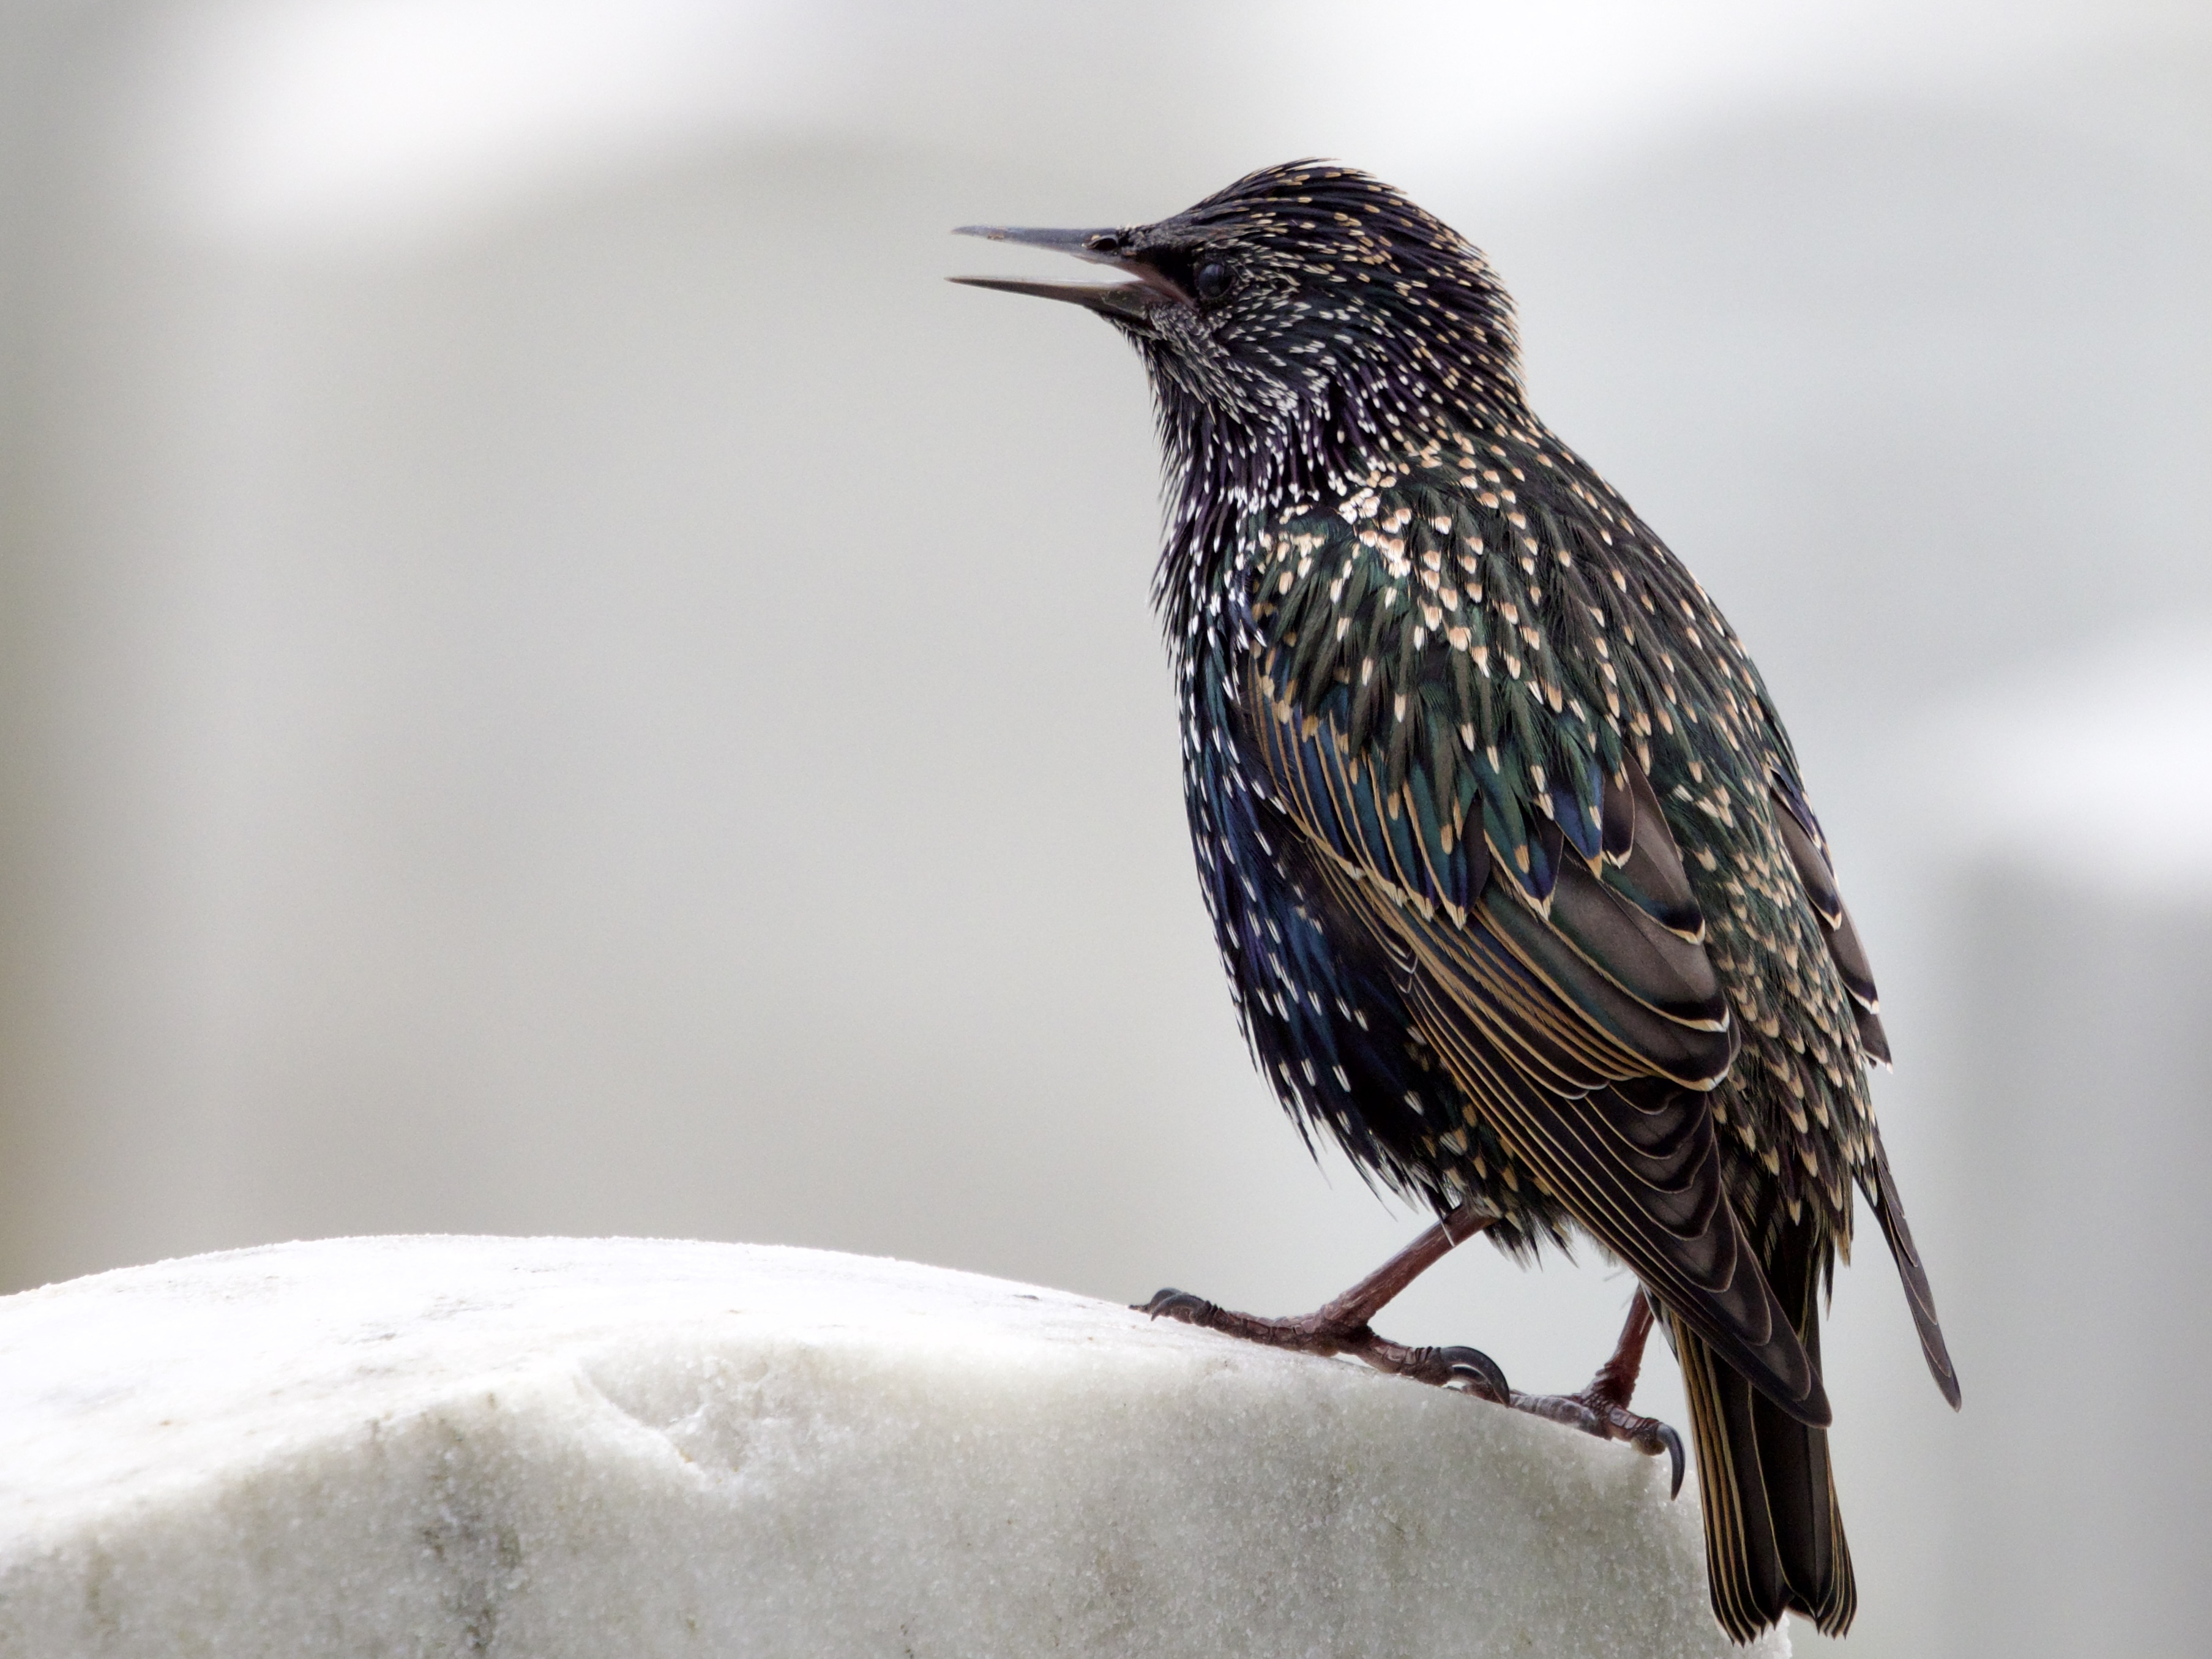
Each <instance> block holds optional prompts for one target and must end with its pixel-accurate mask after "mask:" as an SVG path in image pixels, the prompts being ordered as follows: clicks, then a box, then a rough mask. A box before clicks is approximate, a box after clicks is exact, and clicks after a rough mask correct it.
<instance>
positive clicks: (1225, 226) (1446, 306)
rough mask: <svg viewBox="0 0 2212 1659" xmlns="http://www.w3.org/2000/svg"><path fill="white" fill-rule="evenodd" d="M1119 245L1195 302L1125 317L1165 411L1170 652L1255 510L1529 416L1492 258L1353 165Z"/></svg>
mask: <svg viewBox="0 0 2212 1659" xmlns="http://www.w3.org/2000/svg"><path fill="white" fill-rule="evenodd" d="M1121 245H1122V247H1123V249H1124V250H1125V252H1126V253H1127V255H1128V256H1129V257H1131V258H1138V259H1142V260H1144V261H1145V262H1146V263H1147V264H1152V265H1153V266H1155V267H1156V268H1157V269H1158V270H1161V271H1162V272H1163V273H1164V274H1165V275H1167V276H1169V278H1170V280H1171V281H1174V282H1175V283H1177V284H1178V285H1180V286H1182V287H1183V288H1184V289H1185V290H1186V291H1187V292H1188V293H1189V294H1190V295H1191V298H1190V300H1189V301H1188V303H1186V304H1181V305H1175V306H1170V307H1163V308H1162V309H1160V310H1159V311H1158V312H1156V313H1153V315H1152V316H1151V317H1150V318H1149V319H1146V321H1145V322H1144V323H1142V324H1140V325H1136V324H1125V325H1122V326H1123V330H1124V332H1126V333H1127V335H1128V336H1129V337H1130V338H1131V339H1132V341H1133V343H1134V344H1135V345H1136V346H1137V349H1138V350H1139V354H1140V355H1141V356H1142V357H1143V359H1144V362H1145V365H1146V371H1147V373H1148V374H1149V377H1150V379H1151V382H1152V392H1153V398H1154V403H1155V407H1156V410H1157V412H1158V420H1159V427H1160V436H1161V445H1162V449H1163V453H1164V457H1165V461H1166V466H1167V473H1168V480H1167V482H1168V490H1169V499H1170V514H1169V523H1168V538H1167V545H1166V548H1165V550H1164V554H1163V557H1162V561H1161V565H1160V569H1159V573H1158V584H1157V588H1156V598H1157V599H1158V602H1159V604H1160V605H1161V608H1162V610H1163V612H1164V618H1165V620H1166V621H1167V623H1168V626H1169V632H1170V637H1171V639H1173V640H1174V641H1176V642H1177V644H1178V647H1180V645H1181V644H1182V642H1183V641H1186V640H1188V638H1189V637H1190V635H1191V633H1192V632H1193V630H1194V627H1195V626H1196V624H1197V623H1198V621H1199V617H1200V612H1201V611H1203V609H1204V608H1205V606H1206V605H1207V603H1208V600H1209V592H1208V590H1209V589H1210V588H1211V587H1212V584H1213V582H1214V581H1216V580H1221V579H1223V578H1225V576H1226V574H1227V568H1228V565H1227V561H1229V560H1230V559H1231V554H1232V544H1233V543H1234V541H1235V538H1236V537H1237V533H1238V532H1237V526H1239V525H1240V524H1243V523H1245V522H1248V521H1249V520H1250V518H1251V516H1252V515H1254V514H1261V515H1265V514H1267V513H1272V512H1275V511H1279V510H1280V509H1281V508H1282V507H1285V506H1286V505H1288V504H1290V503H1291V502H1292V501H1301V500H1304V501H1314V500H1322V501H1326V500H1334V499H1339V498H1341V497H1342V496H1344V495H1347V494H1349V493H1350V491H1351V490H1352V489H1353V488H1354V487H1355V485H1354V483H1353V482H1352V481H1353V480H1355V479H1358V478H1360V477H1365V476H1367V475H1369V474H1370V473H1371V472H1372V471H1374V470H1375V469H1376V466H1377V465H1386V464H1387V463H1388V460H1389V458H1391V457H1393V456H1396V455H1401V454H1405V453H1409V452H1411V451H1413V450H1417V449H1419V447H1421V446H1422V445H1423V444H1424V443H1425V442H1426V441H1430V440H1432V439H1437V438H1443V437H1448V436H1454V435H1460V434H1467V433H1476V434H1480V433H1487V432H1492V431H1496V430H1500V429H1505V428H1511V429H1516V430H1517V429H1525V428H1528V426H1529V425H1530V424H1531V423H1532V422H1531V420H1530V417H1529V416H1528V411H1527V407H1526V404H1525V403H1524V401H1523V398H1522V386H1521V378H1520V353H1519V345H1518V341H1517V339H1516V334H1515V331H1514V324H1513V313H1512V302H1511V301H1510V299H1509V298H1508V296H1507V295H1506V293H1505V291H1504V289H1503V288H1502V287H1501V286H1500V285H1499V284H1498V281H1497V279H1496V277H1495V276H1493V275H1492V272H1491V270H1490V267H1489V264H1488V263H1487V262H1486V260H1485V259H1484V258H1483V257H1482V255H1481V253H1480V252H1478V251H1477V250H1476V249H1475V248H1474V246H1471V245H1470V244H1468V242H1467V241H1466V240H1464V239H1462V237H1461V236H1459V235H1458V234H1457V233H1455V232H1454V231H1453V230H1451V229H1450V228H1449V227H1447V226H1445V225H1444V224H1443V223H1442V222H1439V221H1438V220H1437V219H1436V218H1434V217H1432V216H1431V215H1429V214H1427V213H1425V212H1424V211H1423V210H1421V209H1419V208H1418V207H1416V206H1415V205H1414V204H1413V203H1411V202H1409V201H1407V199H1406V198H1405V197H1403V196H1401V194H1399V193H1398V192H1397V191H1395V190H1393V189H1392V188H1391V187H1390V186H1389V185H1385V184H1383V183H1381V182H1380V181H1379V180H1376V179H1371V178H1370V177H1368V176H1367V175H1365V174H1364V173H1357V172H1353V171H1352V170H1350V169H1346V168H1340V167H1328V166H1325V165H1323V164H1321V163H1317V162H1300V163H1293V164H1291V165H1290V166H1287V167H1274V168H1270V169H1268V170H1267V171H1266V172H1263V173H1255V174H1253V175H1252V176H1251V177H1249V178H1248V179H1242V180H1240V181H1238V182H1237V184H1235V185H1231V186H1230V187H1229V188H1228V189H1227V190H1225V191H1221V192H1220V193H1219V194H1218V195H1216V196H1212V197H1208V198H1207V199H1206V200H1205V201H1203V202H1201V203H1200V204H1198V205H1197V206H1195V207H1194V208H1191V209H1190V210H1188V211H1187V212H1184V213H1182V214H1178V215H1177V216H1175V217H1174V218H1172V219H1168V220H1164V221H1162V222H1159V223H1158V224H1156V225H1150V226H1145V227H1140V228H1135V229H1132V230H1129V231H1126V232H1123V233H1121Z"/></svg>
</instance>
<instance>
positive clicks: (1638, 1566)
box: [0, 1238, 1788, 1659]
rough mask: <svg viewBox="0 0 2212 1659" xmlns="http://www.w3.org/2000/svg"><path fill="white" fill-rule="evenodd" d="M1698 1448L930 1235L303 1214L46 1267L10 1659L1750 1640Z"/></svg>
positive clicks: (6, 1323) (19, 1357)
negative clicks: (252, 1230) (1042, 1285)
mask: <svg viewBox="0 0 2212 1659" xmlns="http://www.w3.org/2000/svg"><path fill="white" fill-rule="evenodd" d="M1665 1474H1666V1472H1665V1469H1664V1467H1663V1465H1662V1464H1660V1463H1656V1462H1651V1461H1649V1460H1646V1459H1644V1458H1643V1457H1640V1456H1638V1455H1636V1454H1635V1453H1634V1452H1632V1451H1630V1450H1628V1449H1625V1448H1623V1447H1620V1446H1617V1445H1604V1444H1601V1443H1598V1442H1595V1441H1593V1440H1590V1439H1588V1438H1586V1437H1582V1436H1579V1435H1576V1434H1573V1433H1571V1432H1569V1431H1565V1430H1564V1429H1559V1428H1557V1427H1554V1426H1553V1425H1550V1424H1548V1423H1543V1422H1538V1421H1535V1420H1533V1419H1529V1418H1527V1417H1524V1416H1522V1415H1520V1414H1517V1413H1512V1412H1508V1411H1504V1410H1501V1409H1498V1408H1497V1407H1492V1406H1489V1405H1486V1404H1483V1403H1480V1402H1478V1401H1471V1400H1468V1399H1464V1398H1459V1397H1455V1396H1451V1395H1444V1394H1441V1393H1438V1392H1437V1391H1435V1390H1432V1389H1426V1388H1422V1387H1419V1386H1418V1385H1416V1384H1413V1383H1403V1382H1398V1381H1394V1380H1390V1379H1387V1378H1384V1377H1382V1376H1376V1375H1374V1374H1372V1373H1370V1372H1367V1371H1365V1370H1363V1369H1361V1368H1359V1367H1358V1366H1356V1365H1354V1364H1349V1363H1346V1362H1341V1361H1326V1360H1315V1359H1309V1358H1294V1357H1291V1356H1287V1355H1281V1354H1275V1353H1270V1352H1265V1351H1262V1350H1259V1349H1255V1348H1250V1347H1247V1346H1242V1345H1240V1344H1237V1343H1235V1342H1232V1341H1230V1340H1225V1339H1224V1338H1221V1337H1218V1336H1216V1335H1212V1334H1207V1333H1203V1332H1198V1331H1193V1330H1190V1329H1188V1328H1185V1327H1182V1326H1178V1325H1175V1324H1172V1323H1169V1322H1159V1323H1157V1324H1156V1323H1153V1322H1150V1321H1147V1320H1146V1319H1145V1318H1144V1317H1143V1316H1140V1315H1138V1314H1134V1313H1131V1312H1129V1311H1127V1310H1124V1309H1121V1308H1119V1307H1115V1306H1112V1305H1110V1304H1104V1303H1099V1302H1093V1301H1090V1300H1087V1299H1085V1298H1084V1297H1076V1296H1070V1295H1067V1294H1066V1293H1064V1292H1061V1291H1047V1290H1036V1289H1031V1288H1029V1287H1026V1286H1023V1285H1010V1284H1006V1283H1003V1282H1001V1281H1000V1280H996V1279H980V1278H976V1277H975V1276H973V1275H971V1274H967V1273H951V1272H947V1271H945V1270H943V1269H939V1268H933V1267H914V1266H910V1265H908V1264H906V1263H903V1262H896V1261H866V1260H860V1259H858V1258H854V1257H849V1256H840V1255H826V1254H823V1253H820V1252H817V1251H811V1250H796V1249H770V1248H764V1247H756V1246H744V1245H733V1244H697V1243H658V1242H651V1241H641V1240H628V1239H618V1240H611V1241H610V1240H591V1241H582V1240H571V1239H502V1238H372V1239H344V1240H337V1241H332V1242H330V1243H314V1244H288V1245H280V1246H275V1247H271V1248H269V1249H254V1250H240V1251H234V1252H231V1253H229V1254H226V1255H210V1256H201V1257H197V1258H195V1259H192V1260H189V1261H170V1262H163V1263H160V1264H158V1265H156V1266H154V1267H135V1268H131V1269H127V1270H125V1271H123V1272H118V1273H103V1274H100V1275H99V1276H97V1277H94V1278H91V1279H78V1280H76V1281H74V1282H72V1283H70V1284H65V1285H52V1286H49V1287H48V1288H46V1289H45V1290H40V1291H28V1292H26V1293H25V1294H23V1295H20V1296H15V1297H7V1298H4V1299H0V1655H5V1656H8V1659H16V1656H38V1659H64V1656H73V1655H100V1656H107V1655H139V1654H143V1655H148V1656H153V1655H161V1656H171V1655H177V1654H210V1655H215V1654H219V1655H222V1656H224V1659H247V1656H256V1655H269V1656H283V1659H307V1656H318V1655H340V1654H343V1655H368V1654H392V1655H446V1654H453V1655H462V1654H490V1655H511V1656H529V1659H562V1656H569V1655H576V1656H584V1655H589V1656H592V1659H642V1656H648V1655H659V1654H671V1655H674V1654H682V1655H687V1656H696V1655H740V1654H741V1655H746V1656H755V1655H759V1656H769V1655H785V1654H789V1655H808V1656H815V1655H855V1656H874V1655H884V1656H902V1655H913V1656H917V1659H937V1656H955V1655H957V1656H984V1655H1006V1656H1020V1659H1030V1656H1035V1655H1039V1654H1045V1653H1060V1654H1069V1655H1091V1654H1097V1655H1109V1654H1110V1655H1115V1656H1128V1655H1144V1656H1152V1655H1173V1654H1190V1655H1204V1656H1208V1659H1213V1656H1220V1655H1225V1654H1254V1655H1268V1656H1278V1655H1308V1654H1311V1655H1328V1656H1344V1655H1365V1654H1374V1655H1383V1654H1408V1653H1412V1654H1425V1655H1432V1656H1439V1659H1441V1656H1447V1655H1450V1656H1458V1655H1478V1654H1500V1655H1504V1654H1511V1655H1514V1656H1516V1659H1530V1656H1539V1655H1553V1654H1556V1655H1574V1656H1577V1659H1592V1656H1600V1655H1612V1654H1619V1655H1624V1656H1626V1655H1634V1656H1637V1659H1662V1656H1667V1655H1674V1654H1712V1653H1718V1652H1723V1651H1726V1650H1727V1649H1726V1645H1725V1644H1724V1643H1723V1639H1722V1638H1721V1637H1720V1635H1719V1633H1718V1632H1717V1629H1716V1628H1715V1626H1714V1625H1713V1622H1712V1618H1711V1614H1710V1613H1708V1612H1707V1611H1706V1606H1705V1574H1704V1569H1703V1566H1702V1564H1701V1560H1700V1555H1699V1540H1698V1534H1697V1522H1696V1506H1695V1502H1694V1500H1693V1499H1692V1498H1690V1497H1689V1495H1688V1494H1685V1497H1684V1501H1683V1502H1681V1503H1680V1504H1669V1503H1668V1501H1667V1495H1666V1486H1665ZM1770 1650H1771V1652H1774V1653H1786V1652H1787V1651H1788V1649H1787V1646H1786V1644H1784V1643H1783V1642H1782V1641H1781V1640H1780V1639H1779V1638H1772V1644H1771V1649H1770Z"/></svg>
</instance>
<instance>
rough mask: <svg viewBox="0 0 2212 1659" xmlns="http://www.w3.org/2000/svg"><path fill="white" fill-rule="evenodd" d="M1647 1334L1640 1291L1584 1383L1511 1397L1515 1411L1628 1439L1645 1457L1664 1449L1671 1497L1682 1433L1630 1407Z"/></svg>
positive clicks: (1646, 1309) (1678, 1481) (1646, 1304)
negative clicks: (1574, 1390) (1608, 1354)
mask: <svg viewBox="0 0 2212 1659" xmlns="http://www.w3.org/2000/svg"><path fill="white" fill-rule="evenodd" d="M1650 1334H1651V1303H1650V1298H1649V1297H1646V1296H1645V1295H1644V1293H1643V1292H1642V1291H1638V1292H1637V1293H1636V1299H1635V1300H1634V1301H1633V1302H1632V1303H1630V1304H1629V1305H1628V1322H1627V1323H1626V1325H1624V1326H1622V1327H1621V1330H1620V1341H1619V1342H1617V1343H1615V1344H1614V1345H1613V1357H1612V1358H1609V1359H1607V1361H1606V1362H1605V1364H1602V1365H1601V1366H1599V1367H1598V1368H1597V1375H1596V1376H1594V1377H1592V1378H1590V1381H1589V1387H1588V1388H1586V1389H1583V1390H1582V1391H1581V1392H1580V1393H1578V1394H1516V1395H1514V1396H1513V1398H1512V1402H1511V1403H1512V1406H1513V1408H1514V1409H1515V1410H1516V1411H1523V1412H1528V1413H1532V1414H1533V1415H1534V1416H1537V1417H1548V1418H1550V1419H1552V1421H1553V1422H1554V1423H1564V1424H1565V1425H1567V1426H1568V1427H1569V1428H1571V1429H1580V1430H1581V1431H1583V1433H1584V1434H1594V1435H1595V1436H1596V1437H1598V1438H1599V1439H1601V1440H1626V1442H1627V1443H1629V1444H1630V1445H1632V1446H1633V1447H1635V1448H1636V1449H1637V1450H1638V1451H1640V1452H1642V1453H1643V1454H1644V1455H1645V1456H1647V1457H1656V1456H1657V1455H1659V1454H1660V1453H1661V1452H1662V1451H1663V1452H1665V1453H1666V1454H1667V1458H1668V1463H1669V1464H1670V1466H1671V1479H1672V1484H1671V1485H1670V1486H1669V1487H1668V1496H1669V1497H1674V1496H1675V1495H1677V1494H1679V1493H1680V1492H1681V1490H1682V1462H1683V1459H1682V1437H1681V1436H1680V1435H1679V1434H1677V1433H1675V1432H1674V1430H1673V1429H1671V1428H1669V1427H1668V1426H1667V1425H1666V1424H1664V1423H1662V1422H1660V1421H1659V1420H1658V1419H1656V1418H1651V1417H1638V1415H1637V1414H1636V1413H1634V1412H1632V1411H1631V1410H1629V1409H1628V1402H1629V1401H1630V1400H1632V1398H1634V1397H1635V1394H1636V1379H1637V1378H1638V1376H1640V1375H1641V1374H1642V1373H1643V1370H1644V1339H1645V1338H1646V1337H1648V1336H1650Z"/></svg>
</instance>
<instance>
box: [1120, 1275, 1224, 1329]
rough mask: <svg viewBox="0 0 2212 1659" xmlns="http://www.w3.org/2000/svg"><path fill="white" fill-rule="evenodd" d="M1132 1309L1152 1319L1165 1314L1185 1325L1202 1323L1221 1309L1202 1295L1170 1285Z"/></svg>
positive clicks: (1155, 1292)
mask: <svg viewBox="0 0 2212 1659" xmlns="http://www.w3.org/2000/svg"><path fill="white" fill-rule="evenodd" d="M1133 1311H1134V1312H1137V1313H1140V1314H1147V1315H1149V1316H1152V1318H1154V1319H1158V1317H1159V1316H1161V1315H1162V1314H1165V1315H1167V1316H1169V1317H1170V1318H1171V1319H1180V1320H1182V1322H1184V1323H1185V1324H1186V1325H1203V1324H1205V1323H1206V1322H1207V1321H1208V1320H1210V1319H1212V1317H1213V1316H1214V1315H1216V1314H1218V1313H1219V1312H1220V1311H1221V1310H1219V1309H1218V1308H1217V1307H1215V1306H1214V1305H1213V1304H1212V1303H1211V1302H1208V1301H1207V1300H1206V1298H1205V1297H1200V1296H1193V1295H1192V1294H1191V1293H1190V1292H1189V1291H1178V1290H1176V1288H1175V1287H1174V1286H1172V1285H1170V1286H1169V1287H1168V1288H1166V1289H1164V1290H1160V1291H1154V1292H1153V1293H1152V1300H1151V1301H1149V1302H1146V1303H1144V1304H1140V1305H1139V1306H1138V1307H1136V1308H1134V1309H1133Z"/></svg>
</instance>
